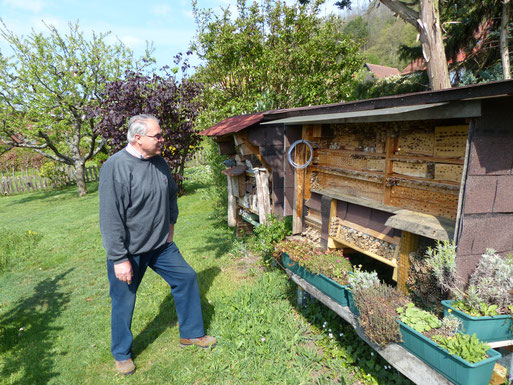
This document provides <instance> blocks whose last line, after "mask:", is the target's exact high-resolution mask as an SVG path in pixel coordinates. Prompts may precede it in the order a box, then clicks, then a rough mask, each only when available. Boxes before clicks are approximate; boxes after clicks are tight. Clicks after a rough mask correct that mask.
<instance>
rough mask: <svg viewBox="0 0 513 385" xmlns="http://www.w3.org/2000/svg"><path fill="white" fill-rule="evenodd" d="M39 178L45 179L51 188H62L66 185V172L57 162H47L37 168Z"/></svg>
mask: <svg viewBox="0 0 513 385" xmlns="http://www.w3.org/2000/svg"><path fill="white" fill-rule="evenodd" d="M39 175H40V176H41V178H47V179H48V180H49V181H50V184H51V185H52V187H53V188H58V187H63V186H64V185H65V184H66V175H67V174H66V171H64V168H63V167H62V166H61V165H60V164H59V163H57V162H55V161H53V160H47V161H46V162H44V163H43V165H42V166H41V167H40V168H39Z"/></svg>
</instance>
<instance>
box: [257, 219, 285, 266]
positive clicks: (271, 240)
mask: <svg viewBox="0 0 513 385" xmlns="http://www.w3.org/2000/svg"><path fill="white" fill-rule="evenodd" d="M291 232H292V229H291V224H290V221H289V219H288V218H284V219H279V218H278V216H276V215H273V214H269V215H268V216H267V222H266V223H261V224H260V225H259V226H256V227H255V228H254V229H253V235H252V237H251V238H250V241H249V246H250V248H251V249H252V251H253V252H255V253H257V254H259V255H261V256H262V258H263V259H264V262H268V260H269V259H270V258H271V257H272V254H273V251H274V245H275V244H276V243H278V242H279V241H281V240H282V239H284V238H285V237H286V236H287V235H290V233H291Z"/></svg>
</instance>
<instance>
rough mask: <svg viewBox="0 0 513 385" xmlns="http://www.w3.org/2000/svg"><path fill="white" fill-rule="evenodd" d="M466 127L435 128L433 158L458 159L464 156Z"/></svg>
mask: <svg viewBox="0 0 513 385" xmlns="http://www.w3.org/2000/svg"><path fill="white" fill-rule="evenodd" d="M467 136H468V126H447V127H436V128H435V156H436V157H446V158H460V157H464V156H465V148H466V145H467Z"/></svg>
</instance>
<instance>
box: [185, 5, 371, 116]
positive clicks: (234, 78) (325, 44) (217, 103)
mask: <svg viewBox="0 0 513 385" xmlns="http://www.w3.org/2000/svg"><path fill="white" fill-rule="evenodd" d="M320 4H322V1H316V2H315V3H314V4H313V5H305V6H301V5H298V4H294V5H287V4H286V3H285V2H283V1H275V0H272V1H269V2H264V3H263V5H262V6H261V5H260V3H257V2H252V3H249V2H248V1H246V0H238V1H237V16H236V17H235V16H233V15H232V12H231V11H230V10H229V9H224V10H223V11H222V13H221V14H220V15H217V14H215V13H214V12H213V11H212V10H199V9H198V8H197V4H196V2H194V3H193V7H194V15H195V19H196V24H197V36H196V39H195V41H194V43H193V44H192V51H194V52H195V53H197V54H198V56H199V57H200V58H201V59H202V60H203V64H202V65H201V66H199V67H198V68H197V70H196V75H195V76H196V79H197V80H198V81H200V82H202V83H204V84H205V86H206V89H205V100H206V103H207V110H206V112H205V114H203V116H204V119H203V123H204V124H205V125H208V124H211V123H213V122H216V121H219V120H221V119H223V118H225V117H226V116H229V115H236V114H241V113H250V112H254V111H262V110H268V109H276V108H288V107H299V106H305V105H310V104H322V103H330V102H340V101H342V100H345V99H347V97H348V96H349V94H350V90H351V85H352V83H353V81H354V80H353V74H354V73H355V72H356V71H357V70H358V69H359V68H360V67H361V66H362V62H361V60H360V58H359V56H358V44H356V43H355V42H354V41H353V40H352V39H351V38H350V37H349V36H348V35H347V34H344V33H343V32H342V28H341V24H340V23H339V22H338V18H336V17H335V16H333V15H332V16H328V17H326V18H324V17H321V16H320V15H319V13H320V9H319V5H320ZM207 115H208V117H207Z"/></svg>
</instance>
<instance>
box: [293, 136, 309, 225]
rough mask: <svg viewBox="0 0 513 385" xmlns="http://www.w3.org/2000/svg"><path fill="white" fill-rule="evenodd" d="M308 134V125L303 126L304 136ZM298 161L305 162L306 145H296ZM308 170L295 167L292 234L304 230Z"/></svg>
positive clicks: (298, 162)
mask: <svg viewBox="0 0 513 385" xmlns="http://www.w3.org/2000/svg"><path fill="white" fill-rule="evenodd" d="M305 136H306V127H305V126H303V136H302V137H305ZM295 150H296V161H295V162H296V163H297V164H304V163H305V162H306V146H296V148H295ZM305 175H306V170H305V169H304V168H302V169H295V180H294V184H295V186H294V190H295V192H296V195H295V198H294V215H293V217H292V234H300V233H302V232H303V200H304V189H305Z"/></svg>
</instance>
